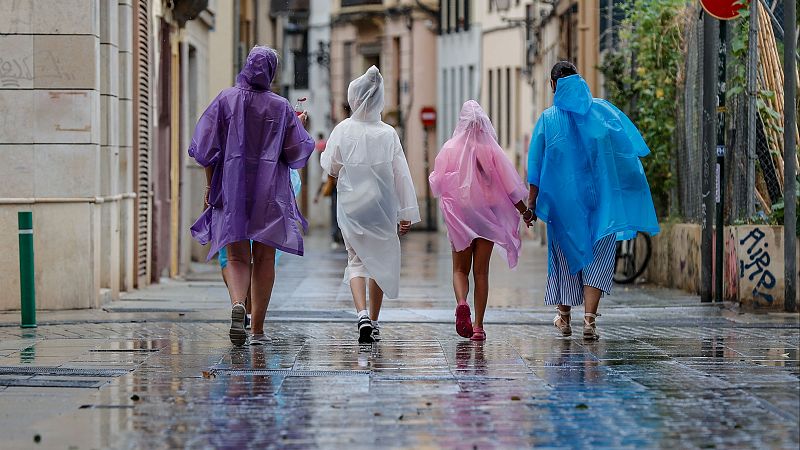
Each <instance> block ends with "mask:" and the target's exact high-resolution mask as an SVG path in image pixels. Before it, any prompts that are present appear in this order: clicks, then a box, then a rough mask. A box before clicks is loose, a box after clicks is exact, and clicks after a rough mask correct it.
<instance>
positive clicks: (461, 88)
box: [458, 66, 467, 107]
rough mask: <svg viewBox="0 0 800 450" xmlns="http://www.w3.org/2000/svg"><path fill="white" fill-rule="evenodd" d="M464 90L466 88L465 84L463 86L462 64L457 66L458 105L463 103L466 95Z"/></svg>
mask: <svg viewBox="0 0 800 450" xmlns="http://www.w3.org/2000/svg"><path fill="white" fill-rule="evenodd" d="M465 90H466V89H465V86H464V66H460V67H459V68H458V103H459V105H458V106H459V107H460V106H461V105H463V104H464V102H465V101H466V100H467V96H466V94H465V93H464V91H465Z"/></svg>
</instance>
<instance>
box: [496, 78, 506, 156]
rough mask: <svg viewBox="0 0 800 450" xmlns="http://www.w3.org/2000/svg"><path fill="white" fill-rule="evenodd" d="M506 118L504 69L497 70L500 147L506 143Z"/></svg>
mask: <svg viewBox="0 0 800 450" xmlns="http://www.w3.org/2000/svg"><path fill="white" fill-rule="evenodd" d="M506 119H507V118H506V117H503V69H500V68H498V69H497V123H496V124H495V128H496V129H497V139H498V141H499V142H500V145H503V144H502V142H505V140H504V137H505V136H503V121H504V120H506Z"/></svg>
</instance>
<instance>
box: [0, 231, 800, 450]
mask: <svg viewBox="0 0 800 450" xmlns="http://www.w3.org/2000/svg"><path fill="white" fill-rule="evenodd" d="M403 247H404V256H403V263H404V266H403V281H402V284H401V298H400V299H397V300H388V299H387V300H385V301H384V312H383V313H382V316H381V323H382V334H383V341H381V342H380V343H378V344H376V345H374V346H372V347H369V348H363V347H359V346H358V344H357V343H356V330H355V314H354V311H353V307H352V301H351V299H350V294H349V289H348V288H347V287H346V286H345V285H343V284H342V283H341V276H342V271H343V268H344V265H345V262H346V254H345V253H344V252H343V251H342V250H338V251H334V250H330V249H329V248H328V246H327V242H326V241H324V240H320V239H318V238H309V239H308V241H307V254H306V257H304V258H296V257H292V256H288V255H287V256H284V257H283V259H282V260H281V265H280V267H279V270H278V277H277V281H276V287H275V293H274V295H273V299H272V302H271V305H270V310H269V314H268V323H267V331H268V333H270V334H271V335H272V337H273V341H272V343H271V344H270V345H267V346H264V347H246V348H243V349H232V348H231V345H230V343H229V341H228V338H227V327H228V321H227V317H228V315H229V313H228V311H229V302H228V300H227V293H226V290H225V287H224V284H223V283H222V282H221V278H220V276H219V272H218V271H217V269H216V267H213V266H205V265H198V266H197V270H196V273H195V274H194V275H193V276H192V277H191V278H190V279H189V280H186V281H180V282H178V281H167V282H164V283H162V284H160V285H156V286H153V287H151V288H148V289H145V290H142V291H139V292H135V293H133V294H130V295H126V296H125V297H124V298H123V299H122V300H121V301H117V302H113V303H110V304H108V305H106V308H104V310H101V311H100V310H98V311H88V310H86V311H66V312H40V313H39V314H38V319H39V324H40V326H39V328H37V329H35V330H21V329H19V328H18V327H17V323H18V320H19V316H18V313H6V314H0V437H2V442H3V447H4V448H67V447H74V448H81V449H85V448H163V447H190V448H205V447H229V448H238V447H248V446H252V447H297V448H309V447H321V448H360V447H367V448H394V447H417V448H418V447H448V448H473V446H476V447H477V448H530V447H533V446H544V447H589V446H596V447H613V448H624V447H631V448H633V447H636V448H652V447H662V448H663V447H672V448H696V447H701V448H712V447H716V448H730V447H746V448H754V447H760V448H797V446H798V443H799V441H800V437H799V436H798V434H799V433H800V428H798V419H799V418H800V411H799V409H800V383H799V376H800V370H799V369H798V345H799V344H800V337H798V316H797V315H786V314H765V315H756V314H749V313H748V314H742V313H739V312H738V311H737V310H736V308H735V307H734V306H733V305H723V306H722V307H720V306H715V305H704V304H701V303H700V302H699V300H698V299H697V298H695V297H692V296H688V295H686V294H684V293H681V292H676V291H669V290H663V289H652V288H641V287H634V288H624V287H619V286H617V287H616V289H617V290H616V291H615V293H614V295H612V296H610V297H608V298H606V299H604V300H603V301H602V302H601V312H602V314H603V315H602V317H601V318H600V319H599V322H598V323H599V329H600V333H601V335H602V339H601V340H600V341H599V342H597V343H584V342H583V341H582V340H580V339H579V338H573V339H560V338H558V337H557V335H556V333H555V332H554V329H553V327H552V324H551V320H552V317H553V315H554V313H553V311H552V309H551V308H550V307H544V306H543V305H542V297H543V295H544V291H543V287H544V280H545V277H546V263H547V260H546V252H545V250H544V249H542V248H539V247H537V246H536V245H535V244H533V243H526V248H525V251H524V253H523V255H522V258H521V261H520V267H519V268H518V269H517V270H516V271H513V272H512V271H509V270H508V269H507V267H504V264H503V262H502V261H501V260H500V258H495V261H494V262H493V267H492V277H491V293H490V300H489V302H490V306H489V311H488V313H487V317H486V322H487V326H486V330H487V335H488V340H487V341H486V343H484V344H476V343H472V342H469V341H468V340H463V339H461V338H459V337H458V336H457V335H456V334H455V332H454V329H453V303H454V302H453V299H452V291H451V278H450V267H451V261H450V255H449V244H448V243H447V241H446V239H443V238H442V237H441V236H437V235H431V234H425V233H412V234H411V235H410V236H409V237H408V238H407V239H405V240H404V242H403ZM573 320H576V323H579V322H580V314H579V313H578V312H576V313H575V314H574V315H573ZM37 436H38V439H39V440H40V442H39V443H36V441H35V439H37Z"/></svg>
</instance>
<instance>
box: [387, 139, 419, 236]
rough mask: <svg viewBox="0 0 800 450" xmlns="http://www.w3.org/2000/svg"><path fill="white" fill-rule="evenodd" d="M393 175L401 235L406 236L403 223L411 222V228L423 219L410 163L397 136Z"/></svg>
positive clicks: (409, 224) (393, 158)
mask: <svg viewBox="0 0 800 450" xmlns="http://www.w3.org/2000/svg"><path fill="white" fill-rule="evenodd" d="M392 173H393V174H394V186H395V191H396V192H397V199H398V210H397V220H398V223H400V225H401V234H405V233H403V232H402V229H403V222H409V223H408V225H407V227H408V228H410V226H411V224H412V223H417V222H419V221H420V220H421V219H420V216H419V205H418V204H417V193H416V191H415V190H414V183H413V182H412V180H411V170H409V168H408V161H406V155H405V154H404V153H403V147H402V145H401V144H400V138H399V136H397V135H395V141H394V155H393V157H392ZM406 231H408V230H406Z"/></svg>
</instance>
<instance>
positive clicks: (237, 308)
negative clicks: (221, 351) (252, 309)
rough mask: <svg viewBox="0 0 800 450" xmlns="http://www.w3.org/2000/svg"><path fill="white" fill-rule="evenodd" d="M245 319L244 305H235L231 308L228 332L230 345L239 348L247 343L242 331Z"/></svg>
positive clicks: (245, 332) (244, 333)
mask: <svg viewBox="0 0 800 450" xmlns="http://www.w3.org/2000/svg"><path fill="white" fill-rule="evenodd" d="M245 317H247V310H245V309H244V305H243V304H241V303H237V304H235V305H233V308H231V329H230V332H229V335H230V338H231V344H233V345H235V346H237V347H241V346H243V345H244V343H245V342H247V331H245V330H244V319H245Z"/></svg>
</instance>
